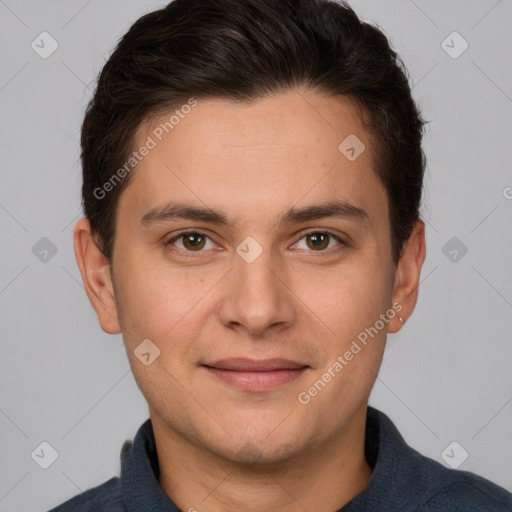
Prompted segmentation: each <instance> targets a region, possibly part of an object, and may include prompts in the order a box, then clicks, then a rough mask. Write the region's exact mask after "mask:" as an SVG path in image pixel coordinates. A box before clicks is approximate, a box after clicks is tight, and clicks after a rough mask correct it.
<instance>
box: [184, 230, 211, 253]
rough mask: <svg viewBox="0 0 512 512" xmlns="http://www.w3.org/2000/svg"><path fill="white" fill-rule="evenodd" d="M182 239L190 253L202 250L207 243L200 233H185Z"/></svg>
mask: <svg viewBox="0 0 512 512" xmlns="http://www.w3.org/2000/svg"><path fill="white" fill-rule="evenodd" d="M182 237H183V245H184V247H185V248H186V249H188V250H190V251H195V250H200V249H202V248H203V247H204V245H205V242H206V239H205V237H204V236H203V235H201V234H200V233H185V234H184V235H182Z"/></svg>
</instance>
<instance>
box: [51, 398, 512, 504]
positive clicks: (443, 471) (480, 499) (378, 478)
mask: <svg viewBox="0 0 512 512" xmlns="http://www.w3.org/2000/svg"><path fill="white" fill-rule="evenodd" d="M365 455H366V459H367V461H368V463H369V464H370V466H371V467H372V468H373V474H372V476H371V479H370V481H369V483H368V485H367V487H366V488H365V489H364V490H363V491H362V492H361V493H359V494H358V495H357V496H356V497H355V498H354V499H353V500H352V501H351V502H350V503H348V504H347V505H345V506H344V507H343V508H341V509H340V510H339V511H338V512H370V511H371V512H413V511H415V512H509V511H511V512H512V494H510V493H509V492H507V491H506V490H505V489H503V488H502V487H499V486H497V485H495V484H493V483H492V482H490V481H489V480H486V479H484V478H482V477H480V476H478V475H475V474H474V473H470V472H468V471H460V470H454V469H449V468H446V467H445V466H443V465H442V464H440V463H439V462H436V461H434V460H433V459H429V458H428V457H424V456H423V455H421V454H420V453H419V452H417V451H416V450H414V449H413V448H411V447H409V446H408V445H407V444H406V443H405V441H404V439H403V437H402V436H401V435H400V433H399V432H398V430H397V429H396V427H395V426H394V424H393V423H392V421H391V420H390V419H389V418H388V416H386V415H385V414H384V413H382V412H380V411H378V410H377V409H375V408H373V407H368V409H367V422H366V433H365ZM158 475H159V467H158V456H157V452H156V445H155V438H154V435H153V427H152V425H151V420H149V419H148V420H147V421H146V422H145V423H143V424H142V426H141V427H140V428H139V430H138V432H137V434H136V436H135V439H134V441H133V443H132V442H131V441H125V443H124V445H123V448H122V450H121V477H120V478H118V477H114V478H112V479H110V480H108V481H107V482H105V483H104V484H102V485H99V486H97V487H94V488H93V489H90V490H88V491H86V492H84V493H82V494H80V495H78V496H76V497H74V498H72V499H71V500H69V501H67V502H66V503H64V504H62V505H60V506H58V507H57V508H54V509H52V510H51V511H50V512H99V511H105V512H106V511H108V512H181V511H180V509H178V507H176V505H174V504H173V502H172V501H171V500H170V498H169V497H168V496H167V495H166V494H165V493H164V491H163V490H162V488H161V487H160V484H159V483H158ZM193 506H194V504H191V507H193ZM195 507H196V508H197V509H198V510H205V511H206V510H207V507H201V503H197V504H195ZM185 512H186V511H185ZM326 512H329V511H326Z"/></svg>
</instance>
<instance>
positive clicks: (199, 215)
mask: <svg viewBox="0 0 512 512" xmlns="http://www.w3.org/2000/svg"><path fill="white" fill-rule="evenodd" d="M327 217H333V218H338V219H343V220H349V221H353V222H357V223H360V224H364V223H368V222H369V220H370V217H369V215H368V213H367V212H366V211H365V210H363V209H362V208H360V207H358V206H355V205H353V204H350V203H348V202H346V201H342V200H338V201H328V202H326V203H321V204H315V205H311V206H306V207H304V208H295V207H292V208H290V209H289V210H287V211H286V212H284V213H282V214H280V215H279V217H278V219H277V222H276V223H275V225H278V226H281V225H283V224H293V223H299V222H305V221H309V220H316V219H322V218H327ZM175 219H187V220H196V221H202V222H206V223H210V224H216V225H219V226H226V227H229V226H230V225H233V224H235V223H236V218H235V219H232V220H231V221H230V219H229V218H228V217H227V216H226V215H224V214H223V213H222V212H219V211H215V210H212V209H211V208H207V207H198V206H194V205H191V204H186V203H177V202H173V203H169V204H167V205H165V206H163V207H154V208H152V209H151V210H149V211H148V212H147V213H145V214H144V215H143V216H142V218H141V219H140V222H139V224H140V226H141V227H144V228H147V227H150V226H152V225H154V224H159V223H163V222H167V221H170V220H175Z"/></svg>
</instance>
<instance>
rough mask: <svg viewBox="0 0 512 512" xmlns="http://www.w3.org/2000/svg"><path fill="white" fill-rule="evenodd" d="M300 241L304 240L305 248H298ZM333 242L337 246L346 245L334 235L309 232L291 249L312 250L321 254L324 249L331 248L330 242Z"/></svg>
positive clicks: (324, 232) (328, 232)
mask: <svg viewBox="0 0 512 512" xmlns="http://www.w3.org/2000/svg"><path fill="white" fill-rule="evenodd" d="M302 240H305V244H306V247H300V243H301V242H302ZM333 240H334V241H336V242H338V245H345V246H346V245H347V244H346V243H345V242H344V241H343V240H342V239H341V238H340V237H339V236H338V235H335V234H334V233H331V232H330V231H310V232H309V233H306V235H305V236H303V237H302V238H301V239H300V240H299V241H298V242H297V243H296V244H294V245H293V246H292V247H293V248H297V249H312V250H313V251H315V252H323V251H325V250H326V249H330V248H332V245H331V242H332V241H333Z"/></svg>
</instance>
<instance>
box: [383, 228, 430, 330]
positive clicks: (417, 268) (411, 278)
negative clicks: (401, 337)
mask: <svg viewBox="0 0 512 512" xmlns="http://www.w3.org/2000/svg"><path fill="white" fill-rule="evenodd" d="M425 256H426V246H425V223H424V222H423V221H422V220H417V221H416V223H415V224H414V228H413V230H412V233H411V236H410V237H409V240H407V242H406V243H405V245H404V248H403V251H402V255H401V257H400V261H399V262H398V265H397V269H396V271H395V284H394V288H393V301H392V302H393V304H394V303H395V302H397V303H399V304H401V305H402V309H400V311H398V309H396V311H397V314H396V316H395V317H394V318H393V320H391V321H390V322H389V328H388V332H389V333H394V332H397V331H399V330H400V329H401V328H402V323H401V322H400V317H401V318H402V319H403V321H404V323H405V322H406V320H407V319H408V318H409V317H410V316H411V314H412V312H413V311H414V308H415V306H416V301H417V299H418V286H419V279H420V274H421V268H422V266H423V262H424V261H425Z"/></svg>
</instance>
